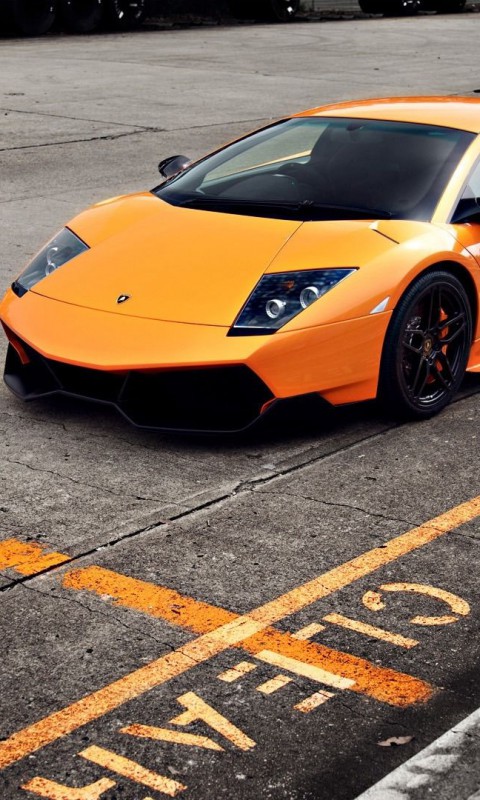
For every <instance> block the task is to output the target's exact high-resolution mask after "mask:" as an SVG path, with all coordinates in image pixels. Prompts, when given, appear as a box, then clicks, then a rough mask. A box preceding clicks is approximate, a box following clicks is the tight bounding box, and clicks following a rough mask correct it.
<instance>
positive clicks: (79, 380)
mask: <svg viewBox="0 0 480 800" xmlns="http://www.w3.org/2000/svg"><path fill="white" fill-rule="evenodd" d="M48 365H49V367H50V369H51V370H52V372H53V373H54V375H55V377H56V378H57V380H58V381H59V383H60V385H61V387H62V389H63V390H64V391H65V392H68V393H69V394H75V395H79V396H80V397H88V398H91V399H93V400H101V401H103V402H107V403H115V402H117V398H118V395H119V393H120V391H121V389H122V386H123V384H124V383H125V378H126V375H127V373H125V372H124V373H118V372H104V371H103V370H99V369H87V368H86V367H75V366H72V365H71V364H61V363H60V362H59V361H48Z"/></svg>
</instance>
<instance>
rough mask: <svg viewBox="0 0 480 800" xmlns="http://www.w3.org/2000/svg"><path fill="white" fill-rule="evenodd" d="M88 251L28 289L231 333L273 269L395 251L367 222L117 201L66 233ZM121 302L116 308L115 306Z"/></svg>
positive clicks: (137, 198)
mask: <svg viewBox="0 0 480 800" xmlns="http://www.w3.org/2000/svg"><path fill="white" fill-rule="evenodd" d="M68 227H70V228H71V229H72V230H73V231H74V232H75V233H76V234H77V235H78V236H80V238H82V239H83V240H84V241H85V242H86V243H87V244H88V245H89V246H90V249H89V250H87V251H86V252H84V253H82V254H81V255H79V256H77V257H76V258H75V259H73V260H72V261H70V262H69V263H67V264H65V265H64V266H63V267H61V269H59V270H57V271H56V272H54V273H52V274H51V275H49V276H48V277H47V278H44V279H43V280H42V281H41V282H40V283H39V284H37V285H36V286H35V288H34V289H33V291H34V292H35V293H36V294H40V295H42V296H44V297H49V298H51V299H54V300H58V301H61V302H64V303H70V304H72V305H77V306H83V307H86V308H91V309H96V310H101V311H106V312H109V313H116V314H123V315H127V316H134V317H135V316H136V317H143V318H150V319H157V320H165V321H174V322H185V323H197V324H203V325H218V326H225V327H227V326H230V325H231V324H232V323H233V321H234V320H235V318H236V316H237V315H238V313H239V311H240V309H241V307H242V306H243V304H244V302H245V301H246V299H247V298H248V296H249V294H250V293H251V291H252V289H253V288H254V286H255V285H256V283H257V282H258V281H259V279H260V278H261V276H262V275H263V274H264V273H265V272H266V271H268V272H270V271H273V272H275V271H287V270H294V269H312V268H315V267H320V268H321V267H326V266H330V267H331V266H335V267H337V266H341V267H348V266H360V264H359V258H361V259H362V261H363V262H365V261H366V260H370V259H373V258H375V257H376V256H378V255H381V254H382V253H383V252H385V250H386V249H388V248H389V247H392V245H393V242H392V241H391V240H388V239H387V238H385V236H381V235H379V233H378V232H376V231H375V230H374V227H375V226H374V225H372V222H371V221H364V220H360V221H358V220H354V221H347V222H344V221H341V222H339V221H335V222H309V223H299V222H298V221H292V220H281V219H265V218H260V217H246V216H240V215H237V214H223V213H218V212H212V211H202V210H197V209H187V208H179V207H177V206H171V205H169V204H167V203H165V202H163V201H161V200H159V199H158V198H157V197H155V196H154V195H152V194H150V193H148V194H141V195H133V196H130V197H123V198H114V199H113V200H112V201H108V202H106V203H101V204H99V205H97V206H94V207H92V208H91V209H88V210H87V211H85V212H83V213H82V214H80V215H79V216H78V217H76V218H75V219H73V220H72V221H71V223H69V226H68ZM122 295H124V296H127V297H128V300H127V301H125V302H122V303H119V302H118V299H119V298H120V297H121V296H122Z"/></svg>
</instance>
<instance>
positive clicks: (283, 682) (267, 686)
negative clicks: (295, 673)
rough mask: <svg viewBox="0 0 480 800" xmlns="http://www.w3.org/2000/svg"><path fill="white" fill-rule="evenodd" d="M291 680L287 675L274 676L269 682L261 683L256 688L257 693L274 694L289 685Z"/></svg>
mask: <svg viewBox="0 0 480 800" xmlns="http://www.w3.org/2000/svg"><path fill="white" fill-rule="evenodd" d="M291 682H292V679H291V678H289V677H288V675H276V676H275V677H274V678H270V680H269V681H265V683H261V684H260V686H257V692H261V693H262V694H273V693H274V692H278V690H279V689H283V687H284V686H287V684H289V683H291Z"/></svg>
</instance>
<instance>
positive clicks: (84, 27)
mask: <svg viewBox="0 0 480 800" xmlns="http://www.w3.org/2000/svg"><path fill="white" fill-rule="evenodd" d="M58 10H59V14H60V19H61V21H62V25H63V27H64V28H65V30H67V31H69V32H70V33H91V32H92V31H94V30H96V29H97V28H98V27H99V26H100V23H101V21H102V18H103V0H59V9H58Z"/></svg>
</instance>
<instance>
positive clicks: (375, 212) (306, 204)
mask: <svg viewBox="0 0 480 800" xmlns="http://www.w3.org/2000/svg"><path fill="white" fill-rule="evenodd" d="M299 208H311V209H312V210H314V211H333V212H336V211H338V212H343V211H346V212H348V213H349V214H355V215H358V216H362V217H365V218H366V219H391V218H392V214H391V213H390V211H384V210H383V209H380V208H368V207H365V206H343V205H335V204H333V203H316V202H315V201H314V200H303V201H302V202H301V203H300V204H299Z"/></svg>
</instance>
